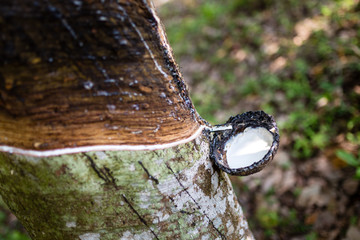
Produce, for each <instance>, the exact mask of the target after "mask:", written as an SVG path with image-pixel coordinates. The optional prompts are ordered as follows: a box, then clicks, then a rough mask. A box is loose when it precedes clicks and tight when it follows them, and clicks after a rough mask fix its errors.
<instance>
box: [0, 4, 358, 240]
mask: <svg viewBox="0 0 360 240" xmlns="http://www.w3.org/2000/svg"><path fill="white" fill-rule="evenodd" d="M155 3H156V5H157V11H158V13H159V15H160V18H161V19H162V20H163V22H164V25H165V27H166V32H167V35H168V38H169V41H170V44H171V46H172V47H173V50H174V55H175V58H176V59H177V62H178V64H179V66H180V68H181V71H182V73H183V76H184V79H185V81H186V82H187V84H188V86H189V89H190V93H191V97H192V101H193V103H194V104H195V107H196V108H197V111H198V112H199V113H200V114H201V116H202V117H204V118H205V119H206V120H207V121H209V122H210V123H212V124H219V123H223V122H225V121H226V120H227V118H228V117H229V116H230V115H236V114H238V113H242V112H245V111H250V110H259V109H262V110H264V111H266V112H267V113H269V114H272V115H273V116H274V117H275V119H276V120H277V122H278V125H279V128H280V133H281V142H280V145H281V148H280V150H279V152H278V154H277V156H276V157H275V159H274V161H273V162H272V163H271V164H269V166H268V167H267V168H265V169H264V170H263V171H261V172H260V173H257V174H254V175H252V176H248V177H232V178H231V179H232V182H233V187H234V189H235V191H236V193H237V196H238V198H239V201H240V203H241V205H242V206H243V209H244V212H245V213H246V215H247V218H248V220H249V222H250V226H251V229H252V231H253V233H254V235H255V237H256V238H257V239H286V240H287V239H293V240H295V239H296V240H298V239H299V240H300V239H306V240H315V239H326V240H331V239H347V240H357V239H360V218H359V216H360V186H359V185H360V152H359V145H360V113H359V109H360V81H359V78H360V30H359V29H360V3H359V0H320V1H311V0H304V1H300V0H290V1H288V0H256V1H251V0H224V1H215V0H196V1H192V0H182V1H179V0H178V1H169V0H162V1H161V0H158V1H156V2H155ZM2 209H3V211H2V212H0V222H1V223H2V224H1V225H0V239H9V240H24V239H27V238H26V236H25V235H24V234H23V230H21V227H20V225H19V223H18V222H17V221H16V218H15V217H14V216H13V215H12V214H10V212H9V211H8V210H5V207H2ZM19 229H20V230H19Z"/></svg>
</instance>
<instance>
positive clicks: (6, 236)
mask: <svg viewBox="0 0 360 240" xmlns="http://www.w3.org/2000/svg"><path fill="white" fill-rule="evenodd" d="M6 212H7V211H5V210H3V209H1V208H0V240H30V238H29V237H28V236H27V235H26V234H24V233H22V232H20V231H19V229H16V228H14V227H13V226H9V225H8V223H7V213H6ZM17 225H18V224H17ZM17 227H19V226H17Z"/></svg>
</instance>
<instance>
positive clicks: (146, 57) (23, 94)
mask: <svg viewBox="0 0 360 240" xmlns="http://www.w3.org/2000/svg"><path fill="white" fill-rule="evenodd" d="M0 3H1V4H0V13H1V16H0V17H1V18H0V27H1V33H0V34H1V40H0V44H1V49H3V50H2V51H1V52H0V59H1V60H0V61H1V64H0V133H1V134H0V135H1V136H0V151H1V153H0V193H1V195H2V197H3V199H4V201H5V202H6V203H7V205H8V206H9V207H10V209H11V210H12V211H13V212H14V214H15V215H16V216H17V217H18V218H19V219H20V220H21V222H22V223H23V225H24V226H25V228H26V229H27V231H28V233H29V235H30V236H31V237H32V238H33V239H81V240H85V239H87V240H96V239H171V238H173V239H242V238H243V239H251V238H252V235H251V233H250V231H249V229H248V226H247V222H246V220H245V219H244V216H243V214H242V210H241V208H240V206H239V204H238V202H237V200H236V197H235V195H234V193H233V191H232V188H231V184H230V182H229V179H228V177H227V175H226V174H225V173H223V172H220V171H219V169H218V168H216V167H215V166H214V164H213V163H212V161H211V160H210V158H209V156H210V153H209V149H210V143H209V134H210V132H209V130H208V127H206V125H207V123H205V122H204V121H203V120H202V119H201V118H200V117H199V116H198V114H197V113H196V111H195V110H194V108H193V105H192V103H191V101H190V99H189V96H188V92H187V89H186V86H185V83H184V82H183V80H182V77H181V74H180V72H179V70H178V67H177V66H176V64H175V62H174V60H173V57H172V54H171V49H170V48H169V46H168V44H167V40H166V37H165V35H164V32H163V30H162V27H161V24H160V22H159V20H158V19H157V17H156V15H155V13H154V10H153V8H152V5H151V3H150V2H148V1H135V0H134V1H80V0H79V1H75V0H74V1H69V0H68V1H56V0H43V1H30V0H29V1H24V0H23V1H4V0H2V1H0Z"/></svg>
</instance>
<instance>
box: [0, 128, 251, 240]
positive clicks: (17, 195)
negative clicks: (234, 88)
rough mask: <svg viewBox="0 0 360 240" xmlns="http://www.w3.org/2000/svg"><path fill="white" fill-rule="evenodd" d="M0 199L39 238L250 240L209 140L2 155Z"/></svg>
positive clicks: (30, 233) (203, 136)
mask: <svg viewBox="0 0 360 240" xmlns="http://www.w3.org/2000/svg"><path fill="white" fill-rule="evenodd" d="M0 193H1V195H2V197H3V199H4V201H5V202H6V203H7V204H8V206H9V207H10V209H11V210H12V211H13V212H14V213H15V215H16V216H17V217H18V218H19V219H20V220H21V222H22V223H23V224H24V226H25V228H26V229H27V231H28V233H29V235H30V236H31V237H32V238H33V239H169V238H175V239H241V238H245V237H250V238H251V233H250V232H249V230H248V226H247V223H246V220H245V219H244V216H243V214H242V210H241V207H240V206H239V204H238V202H237V200H236V197H235V196H234V194H233V191H232V189H231V184H230V182H229V179H228V177H227V175H226V174H225V173H223V172H221V171H219V170H218V169H217V168H216V167H215V166H214V165H213V163H212V162H211V161H210V160H209V142H208V139H207V137H206V134H205V133H203V134H202V135H201V136H199V137H198V138H196V139H195V140H193V141H191V142H189V143H186V144H182V145H179V146H176V147H172V148H167V149H162V150H156V151H105V152H86V153H78V154H69V155H61V156H53V157H30V156H23V155H14V154H10V153H0Z"/></svg>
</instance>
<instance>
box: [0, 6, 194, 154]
mask: <svg viewBox="0 0 360 240" xmlns="http://www.w3.org/2000/svg"><path fill="white" fill-rule="evenodd" d="M102 2H103V3H102ZM0 29H1V33H0V35H1V38H0V49H2V50H1V51H0V146H1V145H2V146H12V147H17V148H22V149H29V150H30V149H32V150H51V149H60V148H65V147H66V148H69V147H80V146H93V145H124V144H126V145H153V144H166V143H171V142H175V141H179V140H181V139H185V138H189V137H190V136H192V135H193V134H194V133H195V132H196V131H197V130H198V129H199V127H201V121H200V120H199V119H198V115H197V113H196V111H195V110H194V108H193V105H192V103H191V101H190V99H189V96H188V91H187V89H186V85H185V83H184V82H183V79H182V77H181V74H180V72H179V70H178V67H177V65H176V64H175V62H174V60H173V57H172V53H171V49H170V48H169V47H168V44H167V40H166V37H165V36H164V34H163V29H162V26H161V24H160V23H159V22H158V20H157V17H156V16H155V15H154V11H153V9H152V7H151V6H150V3H149V2H146V1H91V0H90V1H60V0H42V1H40V0H39V1H33V0H21V1H20V0H14V1H5V2H3V1H1V5H0Z"/></svg>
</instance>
